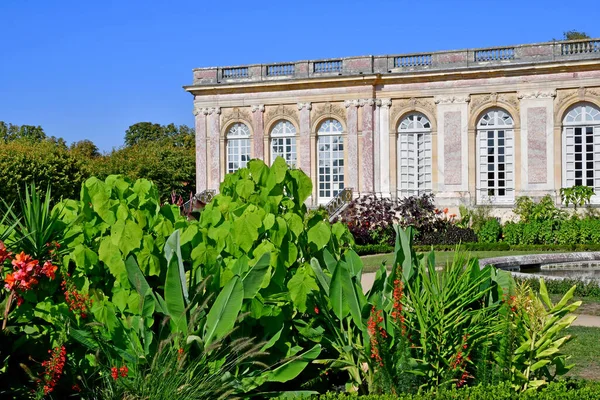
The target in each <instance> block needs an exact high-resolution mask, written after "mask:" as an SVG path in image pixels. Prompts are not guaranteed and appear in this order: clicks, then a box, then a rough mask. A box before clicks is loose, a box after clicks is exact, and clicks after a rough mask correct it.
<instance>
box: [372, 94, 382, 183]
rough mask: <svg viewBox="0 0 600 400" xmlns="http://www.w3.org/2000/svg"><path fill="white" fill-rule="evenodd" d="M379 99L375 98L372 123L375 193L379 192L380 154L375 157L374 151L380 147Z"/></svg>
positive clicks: (376, 151)
mask: <svg viewBox="0 0 600 400" xmlns="http://www.w3.org/2000/svg"><path fill="white" fill-rule="evenodd" d="M380 114H381V100H380V99H377V100H375V116H374V118H375V119H374V121H375V122H374V124H373V156H374V157H373V162H374V165H373V167H374V168H375V170H374V171H375V173H374V175H373V179H374V182H373V188H374V190H375V192H376V193H381V156H380V155H378V156H377V157H375V154H376V153H379V149H380V148H381V127H380V124H381V115H380Z"/></svg>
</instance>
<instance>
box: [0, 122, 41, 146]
mask: <svg viewBox="0 0 600 400" xmlns="http://www.w3.org/2000/svg"><path fill="white" fill-rule="evenodd" d="M0 139H1V140H3V141H4V142H11V141H14V140H19V139H25V140H30V141H33V142H41V141H42V140H44V139H46V133H45V132H44V130H43V129H42V127H41V126H39V125H38V126H34V125H21V126H19V125H13V124H10V123H9V124H7V123H6V122H4V121H0Z"/></svg>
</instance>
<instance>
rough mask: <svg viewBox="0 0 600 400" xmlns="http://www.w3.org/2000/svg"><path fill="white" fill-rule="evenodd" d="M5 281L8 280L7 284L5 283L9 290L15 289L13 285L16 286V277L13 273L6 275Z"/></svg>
mask: <svg viewBox="0 0 600 400" xmlns="http://www.w3.org/2000/svg"><path fill="white" fill-rule="evenodd" d="M4 282H6V284H5V285H4V287H5V288H7V289H8V290H13V287H14V286H15V283H16V281H15V277H14V275H13V274H8V275H6V278H4Z"/></svg>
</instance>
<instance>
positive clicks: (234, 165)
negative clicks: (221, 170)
mask: <svg viewBox="0 0 600 400" xmlns="http://www.w3.org/2000/svg"><path fill="white" fill-rule="evenodd" d="M226 140H227V146H226V152H227V165H226V168H225V170H226V171H227V173H228V174H231V173H234V172H235V171H237V170H238V169H240V168H245V167H246V165H247V164H248V161H250V156H251V146H250V129H249V128H248V126H247V125H246V124H244V123H242V122H236V123H235V124H233V125H231V127H230V128H229V129H228V130H227V135H226Z"/></svg>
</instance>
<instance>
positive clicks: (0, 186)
mask: <svg viewBox="0 0 600 400" xmlns="http://www.w3.org/2000/svg"><path fill="white" fill-rule="evenodd" d="M88 176H89V171H88V170H87V168H86V166H85V164H84V161H83V160H81V159H78V158H75V157H73V156H72V155H71V154H69V152H68V150H67V149H63V148H62V147H60V146H57V145H55V144H53V143H51V142H49V141H19V140H18V141H11V142H7V143H3V142H0V199H3V200H4V201H5V202H6V203H8V204H12V203H13V202H15V203H17V202H18V200H19V193H23V191H24V190H25V185H27V184H31V183H35V184H36V185H37V186H38V187H41V188H47V187H51V188H52V195H53V200H56V201H57V200H59V199H61V198H76V197H77V196H78V195H79V189H80V187H81V184H82V183H83V181H84V180H85V179H87V177H88ZM15 211H17V212H19V211H20V210H19V209H18V207H17V209H16V210H15Z"/></svg>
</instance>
